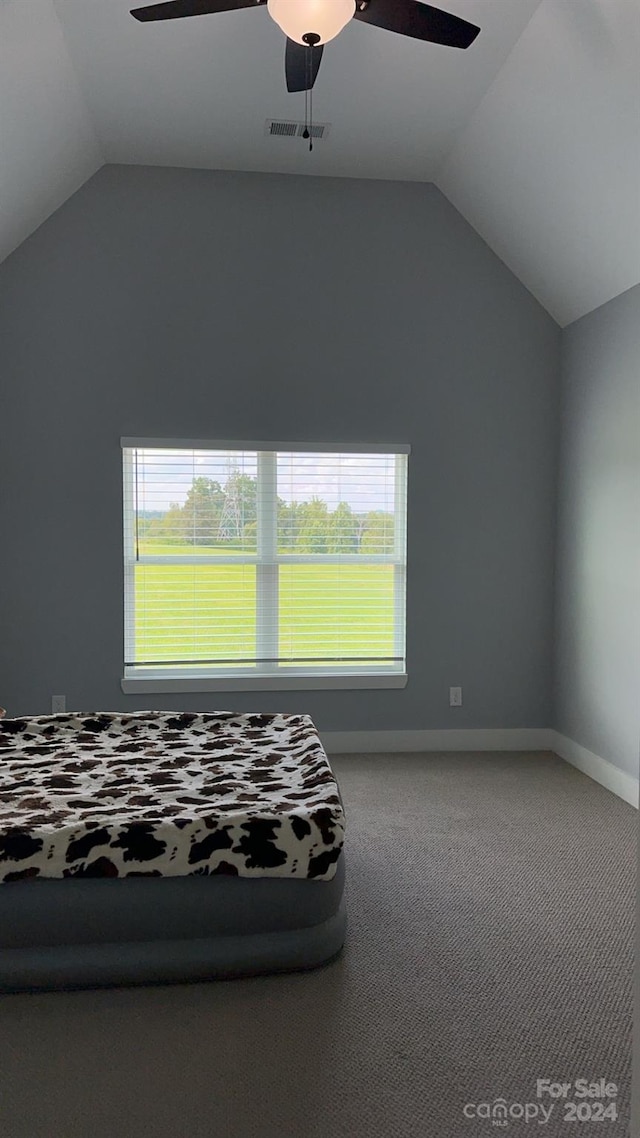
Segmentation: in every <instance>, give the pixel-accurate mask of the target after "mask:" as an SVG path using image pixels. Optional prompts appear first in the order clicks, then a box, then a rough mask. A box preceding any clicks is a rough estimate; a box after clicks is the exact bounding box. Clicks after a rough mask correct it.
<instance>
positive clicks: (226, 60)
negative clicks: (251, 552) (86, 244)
mask: <svg viewBox="0 0 640 1138" xmlns="http://www.w3.org/2000/svg"><path fill="white" fill-rule="evenodd" d="M443 3H444V5H445V7H447V8H448V9H449V10H451V11H455V12H456V13H457V14H458V15H461V16H463V17H466V18H467V19H470V20H471V21H472V22H474V23H477V24H479V25H480V26H481V28H482V32H481V34H480V36H479V37H478V39H477V41H476V43H475V44H473V45H472V47H471V48H470V49H469V50H468V51H466V52H464V51H463V52H460V51H455V50H453V49H449V48H443V47H438V46H436V45H433V44H422V43H416V42H414V41H412V40H408V39H406V38H404V37H401V36H393V35H391V34H390V33H387V32H384V31H381V30H379V29H377V28H372V27H369V26H367V25H364V24H360V23H354V24H351V25H349V26H348V27H347V28H346V29H345V30H344V32H343V33H341V35H340V36H339V38H338V39H337V40H336V41H335V42H333V43H331V44H330V45H328V47H327V48H326V49H325V55H324V59H323V62H322V70H321V72H320V76H319V79H318V82H317V84H316V88H315V91H314V114H315V117H316V119H317V120H318V121H329V122H330V123H331V132H330V135H329V138H328V139H327V141H326V142H323V143H319V144H317V145H316V147H315V149H314V152H313V154H309V153H308V151H307V150H306V148H305V146H304V144H303V143H302V142H297V141H292V140H289V139H271V138H267V137H265V134H264V123H265V119H266V118H267V117H281V118H293V119H301V118H302V117H303V114H304V96H302V95H289V94H287V92H286V89H285V84H284V74H283V52H284V40H283V37H282V34H281V33H280V31H279V29H278V28H277V27H276V25H275V24H274V23H273V22H272V21H271V20H270V18H269V16H268V14H267V13H266V11H265V10H264V9H257V10H254V11H252V10H248V11H240V12H231V13H226V14H224V15H217V16H201V17H196V18H194V19H188V20H180V21H167V22H162V23H159V24H155V25H154V24H151V25H150V24H140V23H138V22H137V21H135V20H133V19H132V18H131V16H130V15H129V8H130V7H132V6H133V4H132V3H130V2H129V0H0V112H1V113H0V257H2V256H6V255H7V254H8V253H9V252H10V251H11V249H13V248H15V246H16V245H17V244H19V242H20V241H21V240H23V239H24V238H25V237H26V236H27V235H28V234H29V233H30V232H32V231H33V229H35V228H36V227H37V226H38V225H39V224H40V223H41V222H42V221H43V220H44V219H45V217H47V216H48V215H49V214H50V213H51V212H52V211H53V210H54V209H56V208H57V207H58V205H59V204H61V202H62V201H63V200H65V198H66V197H68V196H69V195H70V194H71V193H73V192H74V190H75V189H77V188H78V186H79V185H81V184H82V182H83V181H85V180H86V178H88V177H90V176H91V174H92V173H93V172H94V171H95V170H96V169H97V168H98V167H99V166H100V165H101V164H102V162H103V161H106V162H123V163H134V164H150V165H170V166H194V167H210V168H217V169H241V170H242V169H244V170H265V171H279V172H295V173H309V174H323V175H338V176H351V177H370V178H394V179H396V178H399V179H410V180H419V181H432V180H433V181H436V182H437V184H438V185H439V186H440V188H441V189H442V190H443V192H445V193H446V194H447V196H448V197H449V198H450V199H451V200H452V201H453V202H454V204H455V205H456V206H457V207H458V208H459V209H460V211H461V212H462V213H463V214H464V216H465V217H467V219H468V220H469V221H470V222H471V224H473V225H474V226H475V228H476V229H477V230H478V231H479V232H480V233H481V234H482V235H483V236H484V237H485V239H486V240H487V241H488V243H489V244H490V245H491V246H492V247H493V248H494V249H495V250H496V252H498V254H499V255H500V256H501V257H502V258H503V260H504V261H505V262H506V263H507V264H509V265H510V267H511V268H512V269H513V271H514V272H515V273H516V275H517V276H519V277H520V279H521V280H522V281H523V282H524V283H525V284H526V285H527V286H528V287H529V288H530V289H531V291H532V292H534V294H535V295H536V296H537V297H538V298H539V299H540V300H541V302H542V303H543V304H544V305H545V306H546V307H547V308H548V310H549V311H550V312H551V313H552V315H554V316H555V318H556V319H557V320H558V321H559V322H560V323H562V324H564V323H566V322H567V321H569V320H572V319H574V318H575V317H576V316H579V315H582V314H583V312H587V311H590V310H591V309H592V308H594V307H597V306H598V305H599V304H601V303H603V302H604V301H605V300H608V299H610V297H611V296H614V295H617V293H619V292H621V291H623V290H624V289H625V288H627V287H629V286H630V285H632V284H636V283H637V282H638V280H640V232H639V227H638V220H637V219H638V209H637V206H638V200H640V134H639V123H640V89H639V86H638V83H639V75H640V68H638V67H637V63H638V59H639V58H640V52H639V43H638V27H639V26H640V3H638V0H443ZM634 64H635V65H636V66H634ZM636 195H637V196H636ZM636 236H637V238H638V240H637V241H636V239H635V238H636Z"/></svg>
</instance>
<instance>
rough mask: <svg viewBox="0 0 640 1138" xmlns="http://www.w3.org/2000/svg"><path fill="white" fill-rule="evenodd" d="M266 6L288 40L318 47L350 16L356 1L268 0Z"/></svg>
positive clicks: (354, 9)
mask: <svg viewBox="0 0 640 1138" xmlns="http://www.w3.org/2000/svg"><path fill="white" fill-rule="evenodd" d="M267 9H268V11H269V15H270V16H271V18H272V19H273V20H275V22H276V24H277V25H278V27H280V28H281V29H282V31H283V32H284V34H285V35H286V36H287V38H288V39H291V40H293V41H294V42H295V43H300V44H305V45H306V46H308V47H318V46H320V45H321V44H325V43H328V42H329V40H332V39H334V38H335V36H337V35H338V33H339V32H341V31H342V29H343V28H344V26H345V24H348V23H349V20H352V19H353V16H354V15H355V11H356V0H267Z"/></svg>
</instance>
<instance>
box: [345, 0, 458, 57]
mask: <svg viewBox="0 0 640 1138" xmlns="http://www.w3.org/2000/svg"><path fill="white" fill-rule="evenodd" d="M354 19H356V20H362V21H363V22H364V23H365V24H374V25H375V27H376V28H386V30H387V31H389V32H398V33H399V35H401V36H412V37H413V39H417V40H428V41H429V42H430V43H441V44H444V45H445V46H446V47H469V46H470V45H471V44H472V43H473V41H474V39H475V38H476V36H477V35H478V33H479V31H480V28H477V27H476V25H475V24H469V23H468V22H467V21H466V20H462V19H460V17H459V16H452V15H450V14H449V12H443V11H441V9H440V8H432V7H431V6H430V5H429V4H420V3H418V0H368V2H367V0H356V10H355V13H354Z"/></svg>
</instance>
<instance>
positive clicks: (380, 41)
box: [55, 0, 540, 181]
mask: <svg viewBox="0 0 640 1138" xmlns="http://www.w3.org/2000/svg"><path fill="white" fill-rule="evenodd" d="M451 2H452V3H453V6H454V7H455V10H456V13H457V14H459V15H461V16H464V17H468V18H470V19H472V20H476V19H477V20H478V21H481V22H482V25H483V30H482V33H481V35H480V36H479V38H478V40H477V42H476V44H474V45H473V47H472V48H470V49H469V50H467V51H457V50H455V49H453V48H446V47H441V46H438V45H434V44H429V43H427V44H425V43H419V42H417V41H416V40H411V39H407V38H406V37H404V36H397V35H392V34H391V33H389V32H385V31H381V30H380V29H379V28H373V27H370V26H369V25H366V24H361V23H358V22H356V21H352V22H351V23H350V24H349V25H348V26H347V27H346V28H345V29H344V31H343V32H342V33H341V34H340V36H339V37H338V38H337V39H336V40H334V41H333V42H332V43H330V44H328V45H327V47H326V48H325V51H324V56H323V60H322V67H321V71H320V75H319V77H318V81H317V83H316V86H315V89H314V115H315V117H316V118H317V120H318V121H325V122H326V121H328V122H330V123H331V141H330V142H327V143H326V145H325V146H324V147H321V146H317V147H316V149H315V150H314V153H313V155H310V154H309V153H308V151H307V150H306V148H305V147H304V144H303V143H296V142H293V141H291V140H288V139H282V138H277V139H273V138H267V137H265V134H264V124H265V119H266V118H267V117H274V118H293V119H302V118H303V117H304V95H302V94H296V95H290V94H288V93H287V90H286V86H285V81H284V45H285V39H284V36H283V34H282V32H281V31H280V29H279V28H278V27H277V25H276V24H275V23H274V22H273V20H272V19H271V18H270V17H269V15H268V13H267V11H266V9H265V8H255V9H248V10H244V11H239V12H225V13H223V14H217V15H215V16H197V17H194V18H191V19H184V20H168V21H162V22H160V23H156V24H140V23H138V22H137V21H136V20H134V19H133V18H132V17H131V15H130V9H131V8H132V7H134V6H135V5H134V3H132V2H130V0H89V2H88V0H55V8H56V11H57V13H58V16H59V18H60V22H61V24H62V27H63V29H64V34H65V38H66V40H67V44H68V46H69V50H70V53H71V56H72V59H73V61H74V63H75V66H76V69H77V72H78V76H79V78H80V81H81V83H82V87H83V90H84V92H85V96H86V100H87V105H88V106H89V109H90V111H91V114H92V117H93V121H94V123H95V126H96V130H97V133H98V136H99V138H100V142H101V144H102V147H103V150H104V154H105V158H106V161H107V162H134V163H139V164H141V165H156V164H158V165H171V166H196V167H210V168H217V169H234V170H268V171H285V172H295V173H314V174H331V175H337V176H347V177H348V176H354V175H356V176H358V177H367V178H403V179H417V180H419V181H431V180H432V179H433V176H434V173H435V171H436V169H437V167H438V165H439V163H440V162H441V161H442V159H443V158H444V156H445V154H446V153H447V150H448V148H449V146H450V145H451V141H452V138H453V136H454V134H455V132H456V131H457V130H459V129H460V128H461V127H462V126H464V124H465V122H466V121H467V119H468V118H469V116H470V114H471V113H472V111H473V110H474V109H475V108H476V107H477V105H478V103H479V101H480V99H481V98H482V96H483V95H484V94H485V92H486V91H487V90H488V88H489V86H490V84H491V83H492V82H493V80H494V78H495V76H496V74H497V72H498V70H499V69H500V67H501V65H502V64H503V63H504V61H505V59H506V58H507V55H508V54H509V52H510V50H511V48H512V47H513V45H514V43H515V42H516V40H517V39H518V36H519V35H520V34H521V32H522V30H523V29H524V27H525V25H526V24H527V22H528V20H529V19H530V18H531V16H532V14H533V12H534V11H535V9H536V8H537V6H538V4H539V3H540V0H451Z"/></svg>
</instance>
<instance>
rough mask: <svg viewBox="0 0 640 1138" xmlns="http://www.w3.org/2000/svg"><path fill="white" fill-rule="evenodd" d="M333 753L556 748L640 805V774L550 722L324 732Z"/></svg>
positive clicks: (599, 779) (611, 787)
mask: <svg viewBox="0 0 640 1138" xmlns="http://www.w3.org/2000/svg"><path fill="white" fill-rule="evenodd" d="M321 738H322V743H323V745H324V748H325V750H326V751H327V754H329V755H361V754H380V753H384V754H394V753H396V754H401V753H403V752H407V751H554V752H555V754H556V755H559V756H560V758H561V759H564V760H565V762H567V763H571V765H572V766H574V767H577V769H578V770H580V771H582V773H583V774H586V775H588V776H589V778H592V779H593V780H594V781H595V782H599V783H600V785H601V786H604V787H606V789H607V790H611V791H612V792H613V794H617V795H618V798H623V799H624V801H625V802H629V803H630V804H631V806H635V807H637V806H638V793H639V784H638V779H637V778H633V776H632V775H630V774H626V773H625V771H621V770H619V769H618V767H616V766H614V765H613V763H610V762H609V761H608V759H602V758H601V757H600V755H595V754H594V753H593V751H588V750H587V748H586V747H581V746H580V744H579V743H574V741H573V739H569V738H568V737H567V736H566V735H561V734H560V732H559V731H553V730H552V729H551V728H547V727H514V728H509V727H506V728H495V729H493V730H484V729H483V730H473V729H472V730H464V729H453V730H448V729H443V730H441V731H323V732H321Z"/></svg>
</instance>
